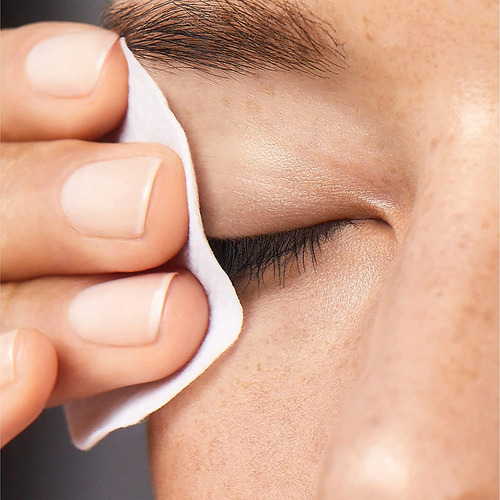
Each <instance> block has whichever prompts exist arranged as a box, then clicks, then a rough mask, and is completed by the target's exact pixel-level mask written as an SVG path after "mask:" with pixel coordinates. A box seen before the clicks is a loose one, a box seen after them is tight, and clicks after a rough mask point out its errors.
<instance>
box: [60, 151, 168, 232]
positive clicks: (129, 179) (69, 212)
mask: <svg viewBox="0 0 500 500" xmlns="http://www.w3.org/2000/svg"><path fill="white" fill-rule="evenodd" d="M160 164H161V159H160V158H152V157H139V158H124V159H121V160H107V161H99V162H96V163H91V164H89V165H85V166H83V167H81V168H79V169H78V170H76V171H75V172H74V173H73V174H72V175H71V176H70V177H69V179H68V180H67V181H66V182H65V184H64V186H63V188H62V192H61V204H62V209H63V211H64V213H65V215H66V217H67V218H68V219H69V222H70V224H71V225H72V226H73V228H74V229H76V230H77V231H78V232H80V233H82V234H84V235H86V236H96V237H100V238H139V237H140V236H142V234H143V233H144V226H145V223H146V215H147V211H148V206H149V198H150V195H151V190H152V188H153V183H154V180H155V177H156V174H157V172H158V169H159V168H160Z"/></svg>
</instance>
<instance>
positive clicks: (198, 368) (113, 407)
mask: <svg viewBox="0 0 500 500" xmlns="http://www.w3.org/2000/svg"><path fill="white" fill-rule="evenodd" d="M121 44H122V48H123V52H124V53H125V57H126V59H127V62H128V68H129V96H128V111H127V115H126V117H125V119H124V122H123V124H122V126H121V128H120V130H119V132H118V140H117V142H157V143H160V144H164V145H165V146H168V147H169V148H171V149H173V150H174V151H175V152H176V153H177V154H178V155H179V156H180V158H181V160H182V163H183V165H184V172H185V175H186V187H187V198H188V208H189V238H188V241H187V243H186V245H185V246H184V248H183V249H182V251H181V254H180V258H181V263H182V264H183V265H184V267H186V268H187V269H189V270H190V271H191V272H192V273H193V274H194V275H195V276H196V277H197V278H198V280H199V281H200V283H201V284H202V285H203V288H204V289H205V292H206V294H207V297H208V302H209V305H210V323H209V327H208V332H207V335H206V337H205V339H204V340H203V343H202V344H201V346H200V348H199V350H198V352H197V353H196V355H195V356H194V357H193V359H192V360H191V361H190V362H189V363H188V364H187V365H186V366H185V367H184V368H183V369H182V370H180V371H179V372H177V373H176V374H174V375H172V376H170V377H168V378H165V379H163V380H160V381H157V382H151V383H147V384H140V385H135V386H131V387H125V388H123V389H117V390H114V391H111V392H107V393H105V394H100V395H98V396H94V397H91V398H87V399H83V400H80V401H75V402H73V403H70V404H68V405H66V407H65V410H66V418H67V421H68V426H69V430H70V434H71V438H72V440H73V443H74V444H75V446H77V447H78V448H80V449H82V450H87V449H89V448H91V447H92V446H94V445H95V444H96V443H97V442H98V441H99V440H101V439H102V438H103V437H104V436H106V435H107V434H109V433H110V432H111V431H113V430H115V429H118V428H120V427H127V426H129V425H134V424H136V423H138V422H140V421H141V420H143V419H144V418H145V417H147V416H148V415H149V414H150V413H152V412H154V411H156V410H158V408H161V407H162V406H164V405H165V404H166V403H168V402H169V401H170V400H171V399H172V398H173V397H174V396H176V395H177V394H179V392H181V391H182V389H184V388H185V387H187V386H188V385H189V384H190V383H191V382H193V380H195V379H196V378H197V377H198V376H199V375H201V374H202V373H203V372H204V371H205V370H206V369H207V368H208V367H209V366H210V365H211V364H212V363H213V362H214V361H215V360H216V359H217V358H218V357H219V356H220V355H221V354H222V353H223V352H224V351H225V350H226V349H227V348H228V347H229V346H230V345H231V344H233V343H234V342H235V341H236V339H237V338H238V335H239V333H240V330H241V325H242V322H243V312H242V308H241V304H240V302H239V300H238V297H237V295H236V292H235V290H234V288H233V286H232V284H231V281H230V280H229V278H228V276H227V275H226V273H225V272H224V271H223V270H222V268H221V267H220V266H219V264H218V262H217V260H216V259H215V257H214V255H213V253H212V250H211V249H210V246H209V245H208V242H207V239H206V236H205V233H204V231H203V224H202V221H201V215H200V207H199V202H198V189H197V185H196V178H195V173H194V169H193V164H192V161H191V154H190V152H189V146H188V142H187V139H186V135H185V133H184V130H183V129H182V127H181V125H180V124H179V122H178V121H177V120H176V118H175V116H174V114H173V113H172V111H170V109H169V107H168V103H167V101H166V99H165V97H164V96H163V93H162V92H161V90H160V89H159V88H158V87H157V85H156V83H155V82H154V81H153V79H152V78H151V77H150V76H149V74H148V73H147V71H146V70H145V69H144V68H143V67H142V66H141V64H140V63H139V62H138V61H137V59H136V58H135V57H134V55H133V54H132V52H130V50H129V49H128V48H127V46H126V44H125V42H124V40H123V39H122V40H121ZM131 369H133V367H131Z"/></svg>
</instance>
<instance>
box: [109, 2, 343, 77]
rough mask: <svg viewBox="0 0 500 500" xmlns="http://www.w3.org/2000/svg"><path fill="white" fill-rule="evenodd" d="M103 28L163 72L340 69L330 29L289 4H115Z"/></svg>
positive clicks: (318, 72) (320, 72)
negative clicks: (120, 38)
mask: <svg viewBox="0 0 500 500" xmlns="http://www.w3.org/2000/svg"><path fill="white" fill-rule="evenodd" d="M103 25H104V27H105V28H107V29H110V30H113V31H115V32H117V33H118V34H119V35H121V36H123V37H125V40H126V42H127V45H128V46H129V48H130V50H131V51H132V52H133V53H134V54H135V55H136V56H137V57H138V58H139V59H141V60H143V61H144V62H146V63H147V62H148V61H149V62H152V63H160V64H162V68H163V66H166V67H170V68H172V69H194V70H199V71H203V72H206V73H210V74H212V75H215V76H224V75H227V74H228V73H229V74H231V73H239V74H255V73H256V72H257V71H259V70H272V71H296V72H300V73H305V74H307V75H311V76H321V77H327V76H329V75H331V74H338V73H339V72H340V71H341V70H342V69H344V68H345V67H346V66H347V64H346V56H345V54H344V49H343V46H342V44H341V43H340V42H339V41H338V40H337V39H336V33H335V30H334V29H333V27H332V26H331V25H330V24H329V23H327V22H325V21H323V20H321V19H319V18H318V17H317V16H315V15H314V14H313V13H312V12H311V11H309V10H308V9H306V8H305V7H302V6H299V4H298V3H293V2H291V1H289V0H274V1H273V0H184V1H183V0H142V1H141V0H139V1H138V0H117V1H115V2H112V3H111V4H110V5H108V7H107V8H106V10H105V13H104V16H103ZM221 73H222V75H221Z"/></svg>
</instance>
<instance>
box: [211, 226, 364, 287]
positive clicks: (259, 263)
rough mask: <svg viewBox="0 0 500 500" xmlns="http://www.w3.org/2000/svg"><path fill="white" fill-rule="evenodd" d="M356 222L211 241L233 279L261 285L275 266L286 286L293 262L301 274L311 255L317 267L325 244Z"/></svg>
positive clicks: (275, 274)
mask: <svg viewBox="0 0 500 500" xmlns="http://www.w3.org/2000/svg"><path fill="white" fill-rule="evenodd" d="M349 225H355V222H354V221H351V220H340V221H330V222H324V223H322V224H317V225H315V226H310V227H305V228H300V229H293V230H291V231H284V232H280V233H274V234H263V235H258V236H249V237H245V238H238V239H218V238H210V239H209V240H208V242H209V243H210V246H211V247H212V251H213V252H214V254H215V257H216V258H217V260H218V261H219V264H220V265H221V267H222V268H223V269H224V271H225V272H226V274H227V275H228V276H229V277H230V278H231V280H232V281H233V282H235V281H239V280H240V279H241V278H243V277H245V276H246V277H247V278H248V282H247V286H248V285H249V284H250V282H251V281H257V284H258V285H260V284H261V283H262V280H263V276H264V273H265V271H266V270H267V269H269V268H272V269H273V271H274V279H276V278H277V279H278V283H279V284H280V285H281V286H283V287H284V286H285V277H286V272H287V269H289V267H290V264H292V263H295V264H296V265H297V269H298V271H299V274H300V273H302V272H305V270H306V260H307V258H310V260H311V263H312V266H313V269H316V263H317V254H318V253H319V252H320V251H321V245H322V244H323V243H324V242H325V241H326V240H327V239H329V238H331V237H332V236H334V235H336V234H337V233H338V232H339V231H341V230H342V229H344V228H345V227H346V226H349Z"/></svg>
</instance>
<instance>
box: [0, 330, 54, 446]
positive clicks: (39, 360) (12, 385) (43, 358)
mask: <svg viewBox="0 0 500 500" xmlns="http://www.w3.org/2000/svg"><path fill="white" fill-rule="evenodd" d="M0 346H1V349H2V350H1V353H0V359H1V373H2V405H1V441H2V446H4V445H5V444H7V443H8V442H9V441H10V440H11V439H12V438H14V437H15V436H17V435H18V434H19V433H20V432H21V431H22V430H24V429H25V428H26V427H28V425H29V424H31V423H32V422H33V421H34V420H35V419H36V418H37V417H38V415H40V413H41V412H42V410H43V409H44V407H45V405H46V403H47V400H48V398H49V395H50V393H51V392H52V388H53V387H54V383H55V380H56V374H57V357H56V353H55V350H54V347H53V346H52V344H51V343H50V341H49V340H48V339H47V338H46V337H45V336H44V335H42V334H41V333H40V332H38V331H36V330H27V329H22V328H20V329H17V330H14V331H11V332H9V333H2V334H1V336H0Z"/></svg>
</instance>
